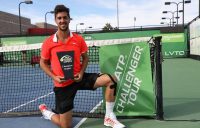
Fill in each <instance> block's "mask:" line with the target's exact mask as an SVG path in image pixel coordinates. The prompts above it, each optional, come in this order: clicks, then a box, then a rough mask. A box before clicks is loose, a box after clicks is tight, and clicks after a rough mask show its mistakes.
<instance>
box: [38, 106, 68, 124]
mask: <svg viewBox="0 0 200 128" xmlns="http://www.w3.org/2000/svg"><path fill="white" fill-rule="evenodd" d="M39 109H40V111H41V112H42V115H43V116H44V118H45V119H48V120H51V121H52V122H53V123H54V124H56V125H57V126H59V127H60V128H72V110H70V111H68V112H65V113H63V114H55V113H54V112H52V111H51V110H49V109H48V108H47V107H46V105H45V104H41V105H40V106H39Z"/></svg>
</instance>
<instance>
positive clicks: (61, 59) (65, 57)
mask: <svg viewBox="0 0 200 128" xmlns="http://www.w3.org/2000/svg"><path fill="white" fill-rule="evenodd" d="M60 62H63V63H71V62H72V57H71V56H69V55H65V56H63V57H61V58H60Z"/></svg>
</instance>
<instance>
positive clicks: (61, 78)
mask: <svg viewBox="0 0 200 128" xmlns="http://www.w3.org/2000/svg"><path fill="white" fill-rule="evenodd" d="M53 79H54V80H55V81H57V82H58V83H63V82H65V81H66V80H65V79H64V77H62V76H55V77H54V78H53Z"/></svg>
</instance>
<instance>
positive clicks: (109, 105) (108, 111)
mask: <svg viewBox="0 0 200 128" xmlns="http://www.w3.org/2000/svg"><path fill="white" fill-rule="evenodd" d="M114 106H115V102H106V116H109V115H110V114H111V113H113V109H114Z"/></svg>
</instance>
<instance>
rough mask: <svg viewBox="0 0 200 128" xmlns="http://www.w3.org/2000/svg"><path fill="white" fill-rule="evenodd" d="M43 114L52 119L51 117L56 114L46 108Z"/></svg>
mask: <svg viewBox="0 0 200 128" xmlns="http://www.w3.org/2000/svg"><path fill="white" fill-rule="evenodd" d="M42 114H43V115H44V116H45V118H46V119H48V120H51V117H52V116H53V115H54V114H55V113H54V112H52V111H50V110H44V111H43V112H42Z"/></svg>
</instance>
